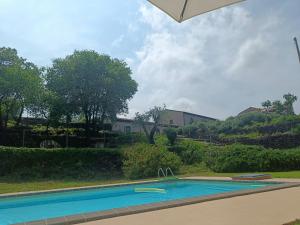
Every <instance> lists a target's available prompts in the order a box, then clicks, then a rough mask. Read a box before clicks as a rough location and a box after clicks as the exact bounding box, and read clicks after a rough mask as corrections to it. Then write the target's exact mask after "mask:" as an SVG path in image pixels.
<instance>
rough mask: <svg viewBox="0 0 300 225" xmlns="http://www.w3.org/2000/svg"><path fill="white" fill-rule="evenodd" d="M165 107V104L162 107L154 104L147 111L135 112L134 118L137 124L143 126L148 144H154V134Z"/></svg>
mask: <svg viewBox="0 0 300 225" xmlns="http://www.w3.org/2000/svg"><path fill="white" fill-rule="evenodd" d="M165 109H166V106H163V107H159V106H154V107H153V108H152V109H149V110H148V111H147V112H144V113H138V112H137V113H136V114H135V118H134V120H135V122H136V123H137V124H139V125H140V126H141V127H142V128H143V131H144V133H145V135H146V137H147V139H148V143H149V144H155V134H156V133H157V130H158V125H159V122H160V118H161V115H162V113H164V112H165ZM150 122H152V123H150ZM149 127H150V129H149Z"/></svg>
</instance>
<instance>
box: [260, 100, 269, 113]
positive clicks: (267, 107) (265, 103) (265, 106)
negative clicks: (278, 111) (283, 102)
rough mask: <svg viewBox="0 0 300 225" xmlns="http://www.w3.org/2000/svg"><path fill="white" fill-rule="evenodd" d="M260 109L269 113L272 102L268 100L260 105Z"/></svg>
mask: <svg viewBox="0 0 300 225" xmlns="http://www.w3.org/2000/svg"><path fill="white" fill-rule="evenodd" d="M261 105H262V107H264V109H265V110H266V111H267V112H270V110H271V107H272V102H271V101H270V100H267V101H265V102H263V103H261Z"/></svg>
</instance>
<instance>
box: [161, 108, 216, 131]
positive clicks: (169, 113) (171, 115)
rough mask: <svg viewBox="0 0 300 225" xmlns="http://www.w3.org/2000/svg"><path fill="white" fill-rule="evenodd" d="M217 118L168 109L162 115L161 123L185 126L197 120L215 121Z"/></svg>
mask: <svg viewBox="0 0 300 225" xmlns="http://www.w3.org/2000/svg"><path fill="white" fill-rule="evenodd" d="M215 120H216V119H214V118H211V117H207V116H202V115H198V114H194V113H189V112H183V111H176V110H171V109H167V110H166V112H165V113H163V115H162V116H161V120H160V124H162V125H173V126H177V127H183V126H186V125H189V124H192V123H193V122H197V121H215Z"/></svg>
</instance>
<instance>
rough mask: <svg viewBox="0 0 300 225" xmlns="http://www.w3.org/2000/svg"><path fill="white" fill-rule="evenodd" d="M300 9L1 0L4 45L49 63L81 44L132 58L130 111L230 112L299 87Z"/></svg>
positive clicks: (277, 2)
mask: <svg viewBox="0 0 300 225" xmlns="http://www.w3.org/2000/svg"><path fill="white" fill-rule="evenodd" d="M299 9H300V1H299V0H284V1H283V0H263V1H262V0H247V1H246V2H243V3H240V4H237V5H234V6H231V7H228V8H224V9H221V10H217V11H214V12H212V13H207V14H204V15H202V16H199V17H197V18H194V19H191V20H189V21H186V22H184V23H182V24H178V23H177V22H175V21H173V20H172V19H170V18H169V17H168V16H166V15H165V14H164V13H162V12H160V11H159V10H158V9H156V8H154V7H152V5H150V4H149V3H148V2H147V1H146V0H111V1H107V0H88V1H86V0H76V1H74V0H42V1H41V0H26V1H24V0H0V46H6V47H13V48H16V49H17V50H18V51H19V54H20V55H21V56H23V57H25V58H27V59H28V60H30V61H32V62H34V63H36V64H38V65H40V66H45V65H47V66H50V65H51V60H52V59H54V58H57V57H64V56H66V55H67V54H71V53H72V52H73V51H74V49H78V50H80V49H93V50H96V51H98V52H100V53H105V54H109V55H111V56H113V57H118V58H121V59H124V60H126V61H127V63H128V64H129V65H130V67H131V68H132V71H133V77H134V79H135V80H136V81H137V82H138V84H139V91H138V93H137V94H136V95H135V96H134V98H133V99H132V100H131V102H130V104H129V106H130V114H129V117H130V116H132V115H133V114H134V112H136V111H144V110H147V109H148V108H150V107H152V106H153V105H162V104H164V103H165V104H166V105H167V107H168V108H171V109H176V110H183V111H189V112H193V113H198V114H202V115H206V116H211V117H216V118H219V119H224V118H226V117H228V116H230V115H236V114H237V113H238V112H240V111H241V110H243V109H245V108H247V107H249V106H259V105H260V103H261V102H262V101H264V100H266V99H271V100H276V99H281V97H282V95H283V94H285V93H288V92H291V93H293V94H295V95H297V96H299V97H300V87H299V86H300V64H299V62H298V61H297V53H296V49H295V45H294V43H293V37H295V36H296V37H298V38H299V39H300V15H299ZM296 112H297V113H300V99H299V102H298V103H297V104H296Z"/></svg>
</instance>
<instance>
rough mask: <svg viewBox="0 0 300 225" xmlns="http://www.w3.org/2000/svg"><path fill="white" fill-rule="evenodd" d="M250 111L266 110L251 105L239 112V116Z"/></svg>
mask: <svg viewBox="0 0 300 225" xmlns="http://www.w3.org/2000/svg"><path fill="white" fill-rule="evenodd" d="M250 112H264V110H263V109H261V108H256V107H249V108H247V109H245V110H243V111H242V112H240V113H239V114H238V116H240V115H244V114H247V113H250Z"/></svg>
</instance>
